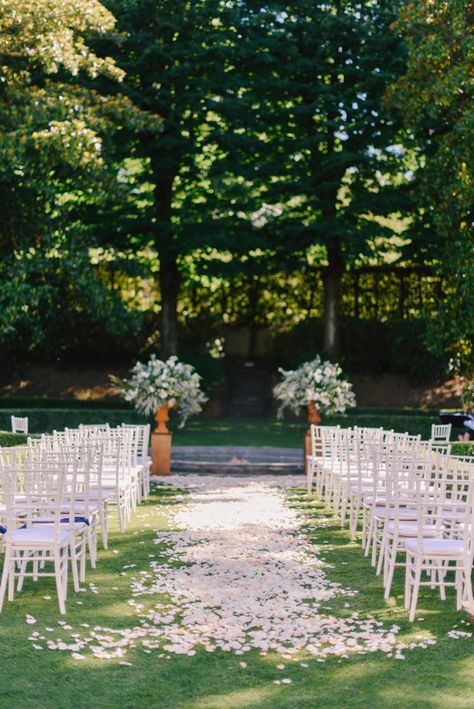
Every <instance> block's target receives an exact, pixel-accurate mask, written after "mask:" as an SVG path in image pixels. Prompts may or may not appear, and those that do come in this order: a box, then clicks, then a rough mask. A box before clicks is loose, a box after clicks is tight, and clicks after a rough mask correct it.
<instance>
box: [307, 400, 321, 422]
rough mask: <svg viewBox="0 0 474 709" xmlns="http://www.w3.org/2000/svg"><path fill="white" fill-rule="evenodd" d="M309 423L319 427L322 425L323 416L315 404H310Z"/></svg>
mask: <svg viewBox="0 0 474 709" xmlns="http://www.w3.org/2000/svg"><path fill="white" fill-rule="evenodd" d="M308 423H309V424H314V425H315V426H317V425H318V424H320V423H321V414H320V412H319V409H318V408H317V407H316V404H315V403H314V402H311V404H308Z"/></svg>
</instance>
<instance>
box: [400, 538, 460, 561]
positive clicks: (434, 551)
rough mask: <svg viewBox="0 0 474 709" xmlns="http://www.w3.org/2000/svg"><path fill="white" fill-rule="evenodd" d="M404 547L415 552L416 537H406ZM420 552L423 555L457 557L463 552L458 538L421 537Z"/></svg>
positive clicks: (416, 545) (416, 546)
mask: <svg viewBox="0 0 474 709" xmlns="http://www.w3.org/2000/svg"><path fill="white" fill-rule="evenodd" d="M405 547H406V548H407V549H408V551H411V552H415V553H416V551H417V548H418V542H417V540H416V539H407V540H406V541H405ZM421 553H422V554H423V555H424V556H431V555H433V556H448V557H449V556H452V557H458V556H462V555H463V553H464V543H463V542H462V541H460V540H458V539H423V541H422V543H421Z"/></svg>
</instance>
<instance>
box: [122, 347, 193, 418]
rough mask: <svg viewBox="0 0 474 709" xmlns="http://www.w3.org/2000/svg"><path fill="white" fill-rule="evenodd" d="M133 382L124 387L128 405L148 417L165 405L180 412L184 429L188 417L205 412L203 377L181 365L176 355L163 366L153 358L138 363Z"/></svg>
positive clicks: (190, 368)
mask: <svg viewBox="0 0 474 709" xmlns="http://www.w3.org/2000/svg"><path fill="white" fill-rule="evenodd" d="M131 375H132V376H131V377H130V379H126V380H124V381H123V382H122V384H121V389H122V393H123V396H124V398H125V400H126V401H129V402H131V403H133V404H134V405H135V408H136V409H137V410H138V411H139V412H140V413H142V414H145V415H147V416H149V415H150V414H154V413H155V411H156V409H158V408H160V407H161V406H165V405H166V404H167V405H168V406H170V407H174V406H176V407H177V408H178V409H179V414H180V418H181V424H180V425H181V426H183V425H184V424H185V422H186V420H187V419H188V417H189V416H192V415H193V414H197V413H199V412H200V411H201V410H202V404H204V403H205V402H206V401H207V397H206V396H205V395H204V394H203V392H202V391H201V390H200V380H201V377H200V376H199V374H198V373H197V372H196V371H195V370H194V367H192V366H191V365H190V364H184V363H183V362H179V360H178V358H177V357H176V356H175V355H173V356H172V357H169V359H168V360H167V361H166V362H164V361H162V360H160V359H157V358H156V355H151V357H150V360H149V362H147V363H146V364H143V363H142V362H137V363H136V364H135V366H134V367H132V370H131Z"/></svg>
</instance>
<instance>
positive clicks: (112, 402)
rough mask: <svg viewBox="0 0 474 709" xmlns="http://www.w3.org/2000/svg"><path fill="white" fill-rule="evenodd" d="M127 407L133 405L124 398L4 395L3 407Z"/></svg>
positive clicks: (1, 399)
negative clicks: (60, 397)
mask: <svg viewBox="0 0 474 709" xmlns="http://www.w3.org/2000/svg"><path fill="white" fill-rule="evenodd" d="M9 407H10V408H12V409H101V410H102V409H125V410H127V411H132V410H133V407H132V405H131V404H129V403H128V402H126V401H124V400H123V399H120V398H117V399H87V400H84V399H59V398H54V397H42V396H31V397H30V396H2V397H0V410H1V409H8V408H9Z"/></svg>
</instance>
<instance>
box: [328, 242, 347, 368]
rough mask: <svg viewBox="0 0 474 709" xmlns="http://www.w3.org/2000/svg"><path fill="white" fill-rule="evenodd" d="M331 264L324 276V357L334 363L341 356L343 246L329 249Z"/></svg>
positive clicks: (334, 245)
mask: <svg viewBox="0 0 474 709" xmlns="http://www.w3.org/2000/svg"><path fill="white" fill-rule="evenodd" d="M328 260H329V264H328V267H327V269H326V272H325V274H324V344H323V351H324V355H325V356H326V357H327V358H328V359H330V360H332V361H334V360H336V359H337V358H338V357H339V354H340V323H339V314H340V296H341V281H342V275H343V273H344V262H343V258H342V250H341V245H340V244H339V243H336V244H333V245H332V246H329V247H328Z"/></svg>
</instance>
